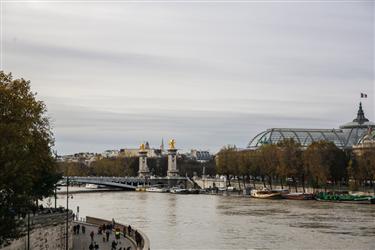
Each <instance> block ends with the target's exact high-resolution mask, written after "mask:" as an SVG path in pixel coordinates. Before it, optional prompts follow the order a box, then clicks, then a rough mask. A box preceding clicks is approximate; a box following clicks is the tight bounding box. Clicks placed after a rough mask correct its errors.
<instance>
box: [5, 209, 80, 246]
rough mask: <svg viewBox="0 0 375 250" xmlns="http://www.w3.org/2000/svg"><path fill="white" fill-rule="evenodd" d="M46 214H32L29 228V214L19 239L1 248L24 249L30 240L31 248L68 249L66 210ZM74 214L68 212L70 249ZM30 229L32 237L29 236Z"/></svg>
mask: <svg viewBox="0 0 375 250" xmlns="http://www.w3.org/2000/svg"><path fill="white" fill-rule="evenodd" d="M50 211H51V213H46V214H35V215H33V214H30V227H29V230H28V228H27V216H26V218H25V228H23V230H22V231H23V232H22V235H23V236H21V237H20V238H19V239H16V240H13V241H12V242H11V243H10V244H9V245H7V246H5V247H3V248H1V249H4V250H24V249H27V245H28V242H30V249H36V250H47V249H54V250H55V249H56V250H65V249H66V216H67V214H66V212H56V211H55V212H53V211H52V210H50ZM72 221H73V214H72V212H71V211H69V214H68V226H69V229H68V232H69V235H68V236H69V238H68V239H69V242H68V244H69V249H73V231H72ZM28 231H29V232H30V233H29V235H30V238H28Z"/></svg>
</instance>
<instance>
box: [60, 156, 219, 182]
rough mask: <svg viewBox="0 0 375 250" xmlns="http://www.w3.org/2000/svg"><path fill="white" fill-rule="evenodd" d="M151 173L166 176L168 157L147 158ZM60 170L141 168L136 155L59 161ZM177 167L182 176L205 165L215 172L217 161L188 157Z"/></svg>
mask: <svg viewBox="0 0 375 250" xmlns="http://www.w3.org/2000/svg"><path fill="white" fill-rule="evenodd" d="M147 165H148V168H149V170H150V173H151V174H152V175H155V176H166V175H167V171H168V158H167V156H163V157H153V158H148V159H147ZM58 166H59V170H60V172H61V173H62V174H63V175H65V176H67V175H69V176H137V175H138V169H139V158H138V157H137V156H134V157H109V158H102V159H98V160H97V161H94V162H92V163H91V164H90V165H86V164H85V163H83V162H59V163H58ZM177 166H178V167H177V168H178V170H179V174H180V176H189V177H192V176H193V175H195V174H196V175H199V176H200V175H202V174H203V167H205V174H209V175H213V174H215V161H214V160H211V161H209V162H206V163H200V162H197V161H195V160H191V159H189V158H187V157H184V156H182V157H179V158H178V159H177Z"/></svg>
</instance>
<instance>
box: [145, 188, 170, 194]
mask: <svg viewBox="0 0 375 250" xmlns="http://www.w3.org/2000/svg"><path fill="white" fill-rule="evenodd" d="M146 192H154V193H168V192H169V189H167V188H163V187H148V188H146Z"/></svg>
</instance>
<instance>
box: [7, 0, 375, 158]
mask: <svg viewBox="0 0 375 250" xmlns="http://www.w3.org/2000/svg"><path fill="white" fill-rule="evenodd" d="M0 5H1V69H2V70H4V71H6V72H12V73H13V76H14V77H15V78H21V77H22V78H25V79H28V80H30V81H31V87H32V90H33V91H34V92H37V98H38V99H40V100H43V101H44V102H45V103H46V105H47V108H48V116H49V117H50V119H51V123H52V126H53V132H54V136H55V147H54V148H55V150H56V151H57V153H58V154H60V155H63V154H69V153H74V152H102V151H104V150H107V149H120V148H133V147H137V146H138V145H139V144H140V143H142V142H144V141H148V142H149V143H150V145H151V146H152V147H159V145H160V143H161V140H162V138H164V142H165V143H166V141H167V140H168V139H170V138H175V139H176V142H177V143H176V146H177V147H178V148H180V149H181V150H182V151H188V150H190V149H192V148H197V149H204V150H210V151H211V152H213V153H214V152H216V151H217V150H219V149H220V148H221V147H223V146H224V145H228V144H231V145H233V144H234V145H236V146H237V147H239V148H245V147H246V146H247V144H248V142H249V141H250V140H251V139H252V138H253V137H254V136H255V135H256V134H258V133H259V132H261V131H263V130H265V129H267V128H272V127H293V128H294V127H295V128H301V127H306V128H338V126H339V125H340V124H343V123H345V122H348V121H351V120H353V119H354V117H355V116H356V112H357V109H358V103H359V101H361V100H360V98H359V97H360V93H361V92H363V93H367V94H368V98H367V99H363V100H362V101H363V108H364V111H365V114H366V116H367V117H368V118H369V119H370V120H375V119H374V113H375V108H374V106H375V105H374V103H375V102H374V100H375V99H374V95H375V88H374V75H375V74H374V26H375V25H374V12H375V10H374V2H373V1H318V0H316V1H314V0H311V1H265V2H264V1H263V2H262V1H195V2H192V1H153V2H152V1H143V2H134V1H121V0H120V1H6V0H2V1H1V4H0Z"/></svg>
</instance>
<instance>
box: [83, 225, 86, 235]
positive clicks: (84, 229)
mask: <svg viewBox="0 0 375 250" xmlns="http://www.w3.org/2000/svg"><path fill="white" fill-rule="evenodd" d="M85 232H86V227H85V226H84V225H82V233H83V234H85Z"/></svg>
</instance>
